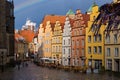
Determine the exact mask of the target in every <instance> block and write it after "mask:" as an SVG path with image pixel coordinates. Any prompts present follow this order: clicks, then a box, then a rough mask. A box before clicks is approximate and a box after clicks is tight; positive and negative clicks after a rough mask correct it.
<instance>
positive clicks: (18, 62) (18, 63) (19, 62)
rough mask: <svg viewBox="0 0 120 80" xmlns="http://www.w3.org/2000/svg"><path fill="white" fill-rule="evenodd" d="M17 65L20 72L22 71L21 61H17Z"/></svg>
mask: <svg viewBox="0 0 120 80" xmlns="http://www.w3.org/2000/svg"><path fill="white" fill-rule="evenodd" d="M17 65H18V70H20V65H21V60H18V61H17Z"/></svg>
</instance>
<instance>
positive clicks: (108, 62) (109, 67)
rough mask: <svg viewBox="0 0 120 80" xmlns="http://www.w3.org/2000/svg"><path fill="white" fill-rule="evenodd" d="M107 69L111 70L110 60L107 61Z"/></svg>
mask: <svg viewBox="0 0 120 80" xmlns="http://www.w3.org/2000/svg"><path fill="white" fill-rule="evenodd" d="M107 69H108V70H112V60H110V59H108V60H107Z"/></svg>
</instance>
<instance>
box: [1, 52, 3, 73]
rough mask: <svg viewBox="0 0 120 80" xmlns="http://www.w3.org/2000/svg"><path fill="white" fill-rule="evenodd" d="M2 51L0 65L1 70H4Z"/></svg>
mask: <svg viewBox="0 0 120 80" xmlns="http://www.w3.org/2000/svg"><path fill="white" fill-rule="evenodd" d="M3 58H4V57H3V52H1V59H2V65H1V71H2V72H4V66H3V65H4V64H3Z"/></svg>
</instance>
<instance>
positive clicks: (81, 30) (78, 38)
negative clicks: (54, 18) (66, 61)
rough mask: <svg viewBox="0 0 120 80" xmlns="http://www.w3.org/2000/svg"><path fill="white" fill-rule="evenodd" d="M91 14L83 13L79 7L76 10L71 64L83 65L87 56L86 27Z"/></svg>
mask: <svg viewBox="0 0 120 80" xmlns="http://www.w3.org/2000/svg"><path fill="white" fill-rule="evenodd" d="M88 20H89V15H87V14H82V13H81V11H80V10H79V9H78V10H76V14H75V18H74V22H73V26H72V53H71V65H72V66H83V65H84V59H83V58H84V57H85V28H86V27H87V21H88Z"/></svg>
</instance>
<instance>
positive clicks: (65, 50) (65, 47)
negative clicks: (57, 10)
mask: <svg viewBox="0 0 120 80" xmlns="http://www.w3.org/2000/svg"><path fill="white" fill-rule="evenodd" d="M70 57H71V24H70V20H69V18H68V17H66V21H65V25H64V29H63V39H62V65H63V66H70Z"/></svg>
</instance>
